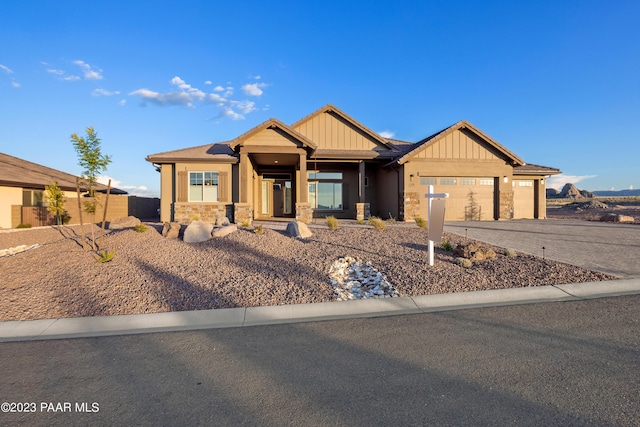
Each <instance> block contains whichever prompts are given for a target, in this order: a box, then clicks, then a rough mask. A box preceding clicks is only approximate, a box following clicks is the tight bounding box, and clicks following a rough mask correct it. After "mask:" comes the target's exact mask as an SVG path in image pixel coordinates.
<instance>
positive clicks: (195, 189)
mask: <svg viewBox="0 0 640 427" xmlns="http://www.w3.org/2000/svg"><path fill="white" fill-rule="evenodd" d="M189 201H190V202H217V201H218V172H189Z"/></svg>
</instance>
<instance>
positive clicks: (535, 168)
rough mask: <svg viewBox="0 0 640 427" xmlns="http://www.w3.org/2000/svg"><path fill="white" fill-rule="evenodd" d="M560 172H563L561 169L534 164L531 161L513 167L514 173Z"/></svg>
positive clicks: (545, 173) (543, 173)
mask: <svg viewBox="0 0 640 427" xmlns="http://www.w3.org/2000/svg"><path fill="white" fill-rule="evenodd" d="M559 173H561V171H560V169H556V168H550V167H548V166H540V165H534V164H531V163H527V164H524V165H522V166H516V167H514V168H513V174H514V175H540V174H542V175H558V174H559Z"/></svg>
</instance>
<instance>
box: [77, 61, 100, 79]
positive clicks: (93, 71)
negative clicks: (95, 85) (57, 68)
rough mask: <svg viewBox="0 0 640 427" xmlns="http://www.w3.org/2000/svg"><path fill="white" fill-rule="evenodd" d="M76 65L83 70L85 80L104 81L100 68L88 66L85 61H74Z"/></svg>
mask: <svg viewBox="0 0 640 427" xmlns="http://www.w3.org/2000/svg"><path fill="white" fill-rule="evenodd" d="M73 63H74V64H76V65H77V66H79V67H80V68H81V69H82V73H83V74H84V78H85V79H87V80H101V79H102V70H101V69H99V68H94V67H92V66H91V65H89V64H87V63H86V62H84V61H81V60H79V59H78V60H76V61H73Z"/></svg>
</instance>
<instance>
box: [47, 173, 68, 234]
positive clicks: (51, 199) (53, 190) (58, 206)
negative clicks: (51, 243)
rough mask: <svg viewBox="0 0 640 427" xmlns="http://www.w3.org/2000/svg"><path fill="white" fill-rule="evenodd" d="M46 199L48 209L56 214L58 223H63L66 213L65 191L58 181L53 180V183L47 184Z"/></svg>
mask: <svg viewBox="0 0 640 427" xmlns="http://www.w3.org/2000/svg"><path fill="white" fill-rule="evenodd" d="M44 188H45V190H46V193H45V199H46V200H47V210H48V211H49V212H51V213H52V214H54V215H55V216H56V223H57V224H58V225H60V224H61V223H62V216H63V215H64V213H65V210H64V202H65V200H64V193H63V192H62V190H61V189H60V187H59V186H58V181H53V184H50V185H45V187H44Z"/></svg>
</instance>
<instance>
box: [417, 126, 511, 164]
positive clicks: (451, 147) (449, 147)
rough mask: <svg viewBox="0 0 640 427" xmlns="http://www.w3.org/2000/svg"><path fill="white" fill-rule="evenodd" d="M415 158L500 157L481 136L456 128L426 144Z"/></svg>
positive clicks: (476, 158)
mask: <svg viewBox="0 0 640 427" xmlns="http://www.w3.org/2000/svg"><path fill="white" fill-rule="evenodd" d="M414 159H467V160H498V159H499V157H498V156H497V155H496V153H495V152H494V151H493V150H491V149H490V148H489V147H487V145H486V143H484V142H483V141H482V140H481V139H480V138H478V137H474V136H473V135H471V134H467V133H465V132H463V131H460V130H456V131H454V132H451V133H449V134H447V135H445V136H444V137H443V138H440V139H438V140H436V141H435V142H432V143H428V144H426V147H425V148H424V149H422V150H421V151H420V152H419V153H416V155H415V156H414Z"/></svg>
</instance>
